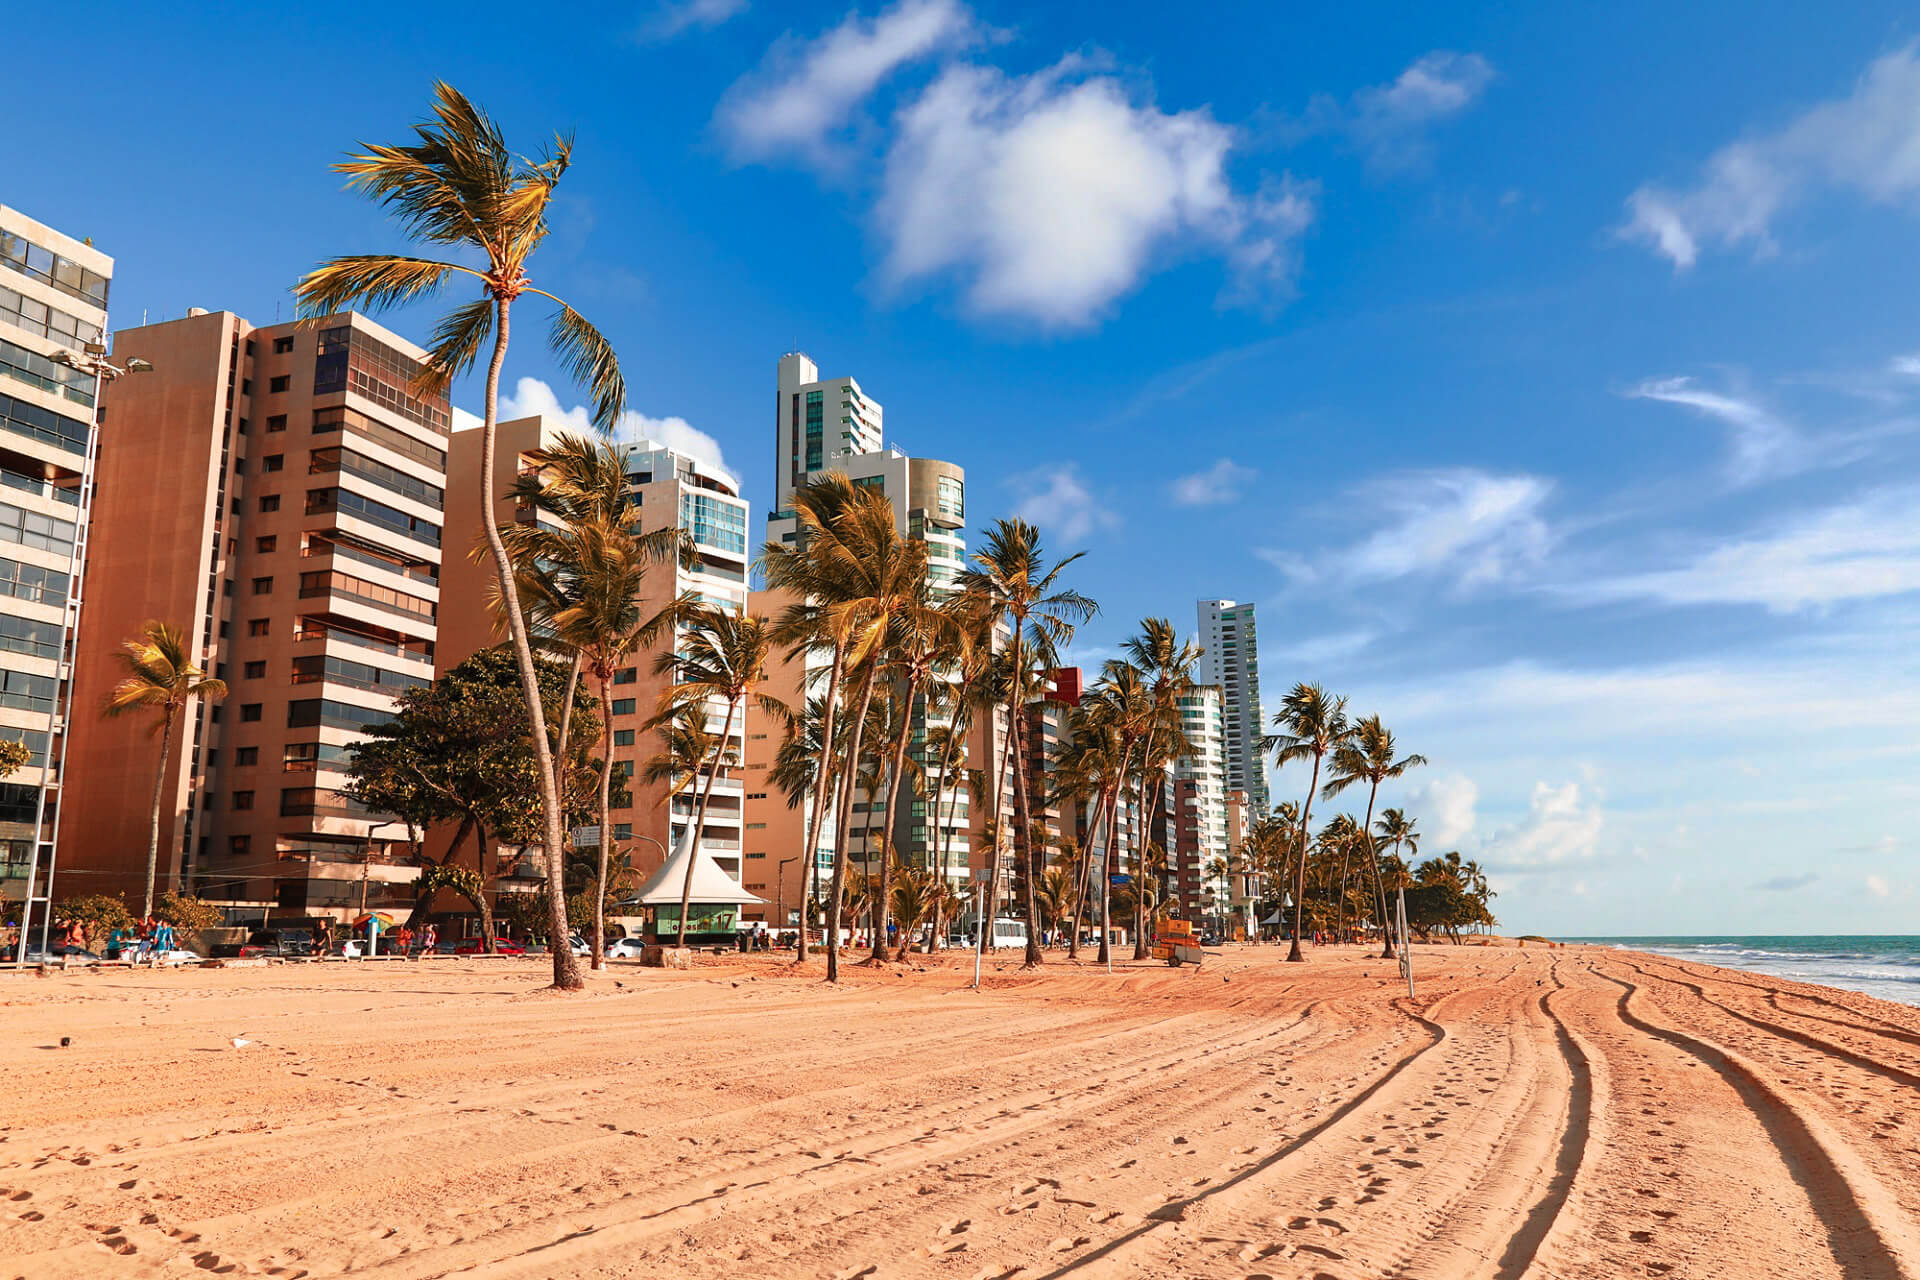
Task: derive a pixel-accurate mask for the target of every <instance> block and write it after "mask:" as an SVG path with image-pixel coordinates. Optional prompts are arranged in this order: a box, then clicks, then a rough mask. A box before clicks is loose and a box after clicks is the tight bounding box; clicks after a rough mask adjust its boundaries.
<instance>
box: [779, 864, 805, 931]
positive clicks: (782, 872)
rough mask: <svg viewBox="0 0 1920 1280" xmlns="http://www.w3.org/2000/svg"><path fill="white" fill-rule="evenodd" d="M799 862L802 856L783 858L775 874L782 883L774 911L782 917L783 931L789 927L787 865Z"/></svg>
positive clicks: (781, 925)
mask: <svg viewBox="0 0 1920 1280" xmlns="http://www.w3.org/2000/svg"><path fill="white" fill-rule="evenodd" d="M798 861H800V855H799V854H797V853H796V854H794V855H793V856H792V857H791V858H782V859H780V865H779V867H778V868H777V869H776V870H775V872H774V874H775V875H776V876H777V877H778V878H779V882H780V883H779V892H778V893H777V894H775V897H776V899H777V900H778V903H779V905H778V906H776V907H775V908H774V911H775V913H776V914H777V915H779V917H780V927H781V928H782V929H784V928H786V927H787V864H788V863H790V862H798Z"/></svg>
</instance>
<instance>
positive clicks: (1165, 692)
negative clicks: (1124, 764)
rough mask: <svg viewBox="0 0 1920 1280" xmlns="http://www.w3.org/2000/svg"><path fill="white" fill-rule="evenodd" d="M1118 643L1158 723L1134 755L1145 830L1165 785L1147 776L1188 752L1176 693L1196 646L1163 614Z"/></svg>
mask: <svg viewBox="0 0 1920 1280" xmlns="http://www.w3.org/2000/svg"><path fill="white" fill-rule="evenodd" d="M1121 648H1122V649H1123V650H1124V652H1125V653H1126V655H1127V660H1128V661H1130V662H1132V663H1133V665H1134V666H1136V667H1138V668H1140V670H1141V672H1142V674H1143V675H1144V676H1145V677H1146V680H1147V684H1148V687H1149V688H1150V689H1151V690H1152V691H1153V701H1154V706H1155V707H1156V709H1157V710H1158V712H1159V715H1158V717H1157V719H1158V721H1159V723H1158V724H1157V725H1156V726H1155V727H1154V729H1153V730H1151V731H1150V732H1149V733H1148V735H1147V739H1146V745H1145V748H1144V749H1143V750H1142V752H1141V759H1140V784H1141V787H1142V790H1143V791H1144V792H1145V794H1146V797H1147V798H1146V813H1145V815H1144V820H1143V828H1142V829H1143V830H1145V831H1151V830H1153V824H1154V818H1155V815H1156V813H1157V812H1158V810H1159V809H1161V808H1162V807H1163V806H1164V804H1165V801H1166V788H1165V787H1163V786H1152V785H1151V784H1150V783H1149V782H1148V781H1147V780H1148V779H1149V778H1160V777H1164V776H1165V774H1166V769H1167V766H1168V764H1170V763H1171V762H1172V761H1174V760H1178V759H1184V758H1186V757H1188V756H1190V755H1192V754H1193V753H1194V752H1193V747H1192V745H1191V744H1190V743H1188V741H1187V737H1186V733H1185V732H1184V731H1183V729H1182V728H1181V720H1180V699H1181V698H1183V697H1185V696H1186V695H1188V694H1190V693H1191V692H1193V671H1194V668H1195V667H1197V666H1199V665H1200V653H1201V651H1200V647H1199V646H1198V645H1196V644H1194V643H1193V642H1192V641H1191V640H1189V641H1185V642H1182V641H1181V639H1180V633H1179V632H1177V631H1176V630H1174V626H1173V623H1171V622H1169V621H1168V620H1167V619H1165V618H1142V619H1141V620H1140V634H1139V635H1137V636H1134V637H1132V638H1130V639H1129V640H1127V641H1126V643H1125V644H1124V645H1122V646H1121ZM1144 924H1145V921H1144V919H1140V920H1136V921H1135V932H1134V940H1133V958H1134V959H1135V960H1144V959H1146V957H1147V937H1146V929H1145V927H1144Z"/></svg>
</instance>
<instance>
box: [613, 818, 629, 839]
mask: <svg viewBox="0 0 1920 1280" xmlns="http://www.w3.org/2000/svg"><path fill="white" fill-rule="evenodd" d="M613 838H614V839H615V840H631V839H633V824H632V823H631V822H616V823H614V824H613Z"/></svg>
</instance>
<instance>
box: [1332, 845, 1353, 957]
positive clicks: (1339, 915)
mask: <svg viewBox="0 0 1920 1280" xmlns="http://www.w3.org/2000/svg"><path fill="white" fill-rule="evenodd" d="M1352 857H1353V844H1352V842H1351V841H1347V840H1342V841H1341V842H1340V898H1339V900H1338V901H1337V902H1335V903H1334V904H1333V909H1334V925H1333V930H1334V933H1335V934H1337V935H1338V937H1339V940H1340V941H1341V942H1345V941H1346V940H1347V862H1348V860H1349V859H1351V858H1352Z"/></svg>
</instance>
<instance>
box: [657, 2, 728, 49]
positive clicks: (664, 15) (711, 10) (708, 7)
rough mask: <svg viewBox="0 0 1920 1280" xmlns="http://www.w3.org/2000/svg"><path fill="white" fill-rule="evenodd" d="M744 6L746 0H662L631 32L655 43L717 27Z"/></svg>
mask: <svg viewBox="0 0 1920 1280" xmlns="http://www.w3.org/2000/svg"><path fill="white" fill-rule="evenodd" d="M746 8H747V0H663V3H661V4H659V5H657V6H656V7H655V8H654V10H653V12H651V13H650V14H648V15H647V17H646V18H645V19H644V20H642V22H641V23H640V27H639V29H638V30H637V31H636V32H635V35H636V36H637V37H638V38H639V39H640V40H642V41H645V42H648V43H659V42H661V41H665V40H671V39H673V38H674V37H675V36H678V35H683V34H685V33H686V32H688V31H692V30H695V29H699V30H705V29H707V28H709V27H717V26H719V25H720V24H721V23H723V22H726V21H727V20H728V19H730V18H733V17H735V16H737V15H739V14H741V13H744V12H745V11H746Z"/></svg>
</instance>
